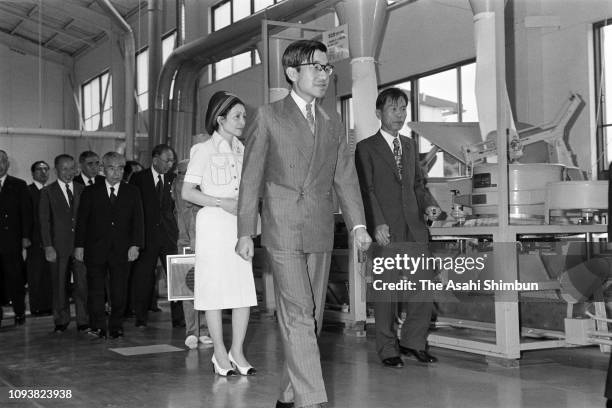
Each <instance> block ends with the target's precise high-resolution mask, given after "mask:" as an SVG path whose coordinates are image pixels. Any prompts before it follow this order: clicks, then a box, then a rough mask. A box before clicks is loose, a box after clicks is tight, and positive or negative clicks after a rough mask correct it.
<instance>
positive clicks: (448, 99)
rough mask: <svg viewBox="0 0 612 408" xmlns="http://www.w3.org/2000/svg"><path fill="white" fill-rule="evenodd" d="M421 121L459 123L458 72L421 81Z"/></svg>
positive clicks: (437, 75)
mask: <svg viewBox="0 0 612 408" xmlns="http://www.w3.org/2000/svg"><path fill="white" fill-rule="evenodd" d="M419 91H420V95H419V119H420V120H421V121H423V122H457V70H456V69H451V70H448V71H444V72H440V73H438V74H434V75H430V76H427V77H423V78H420V79H419Z"/></svg>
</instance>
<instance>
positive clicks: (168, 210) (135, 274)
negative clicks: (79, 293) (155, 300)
mask: <svg viewBox="0 0 612 408" xmlns="http://www.w3.org/2000/svg"><path fill="white" fill-rule="evenodd" d="M152 157H153V161H152V164H151V167H150V168H148V169H146V170H143V171H141V172H138V173H135V174H134V175H133V176H132V178H131V180H130V184H132V185H134V186H136V187H137V188H138V190H139V191H140V196H141V198H142V203H143V209H144V220H145V246H144V249H143V250H142V251H141V252H140V255H139V257H138V261H136V262H135V263H134V268H133V269H132V296H133V299H134V311H135V313H136V326H137V327H141V328H142V327H146V325H147V314H148V310H149V306H150V305H151V295H152V293H153V288H154V287H155V271H156V265H157V260H158V259H159V261H160V262H161V264H162V265H163V267H164V269H165V268H166V256H167V255H174V254H176V251H177V248H176V241H177V239H178V225H177V223H176V217H175V215H174V199H173V198H172V191H171V190H172V183H173V182H174V178H175V177H176V174H174V172H172V171H170V170H171V169H172V167H173V166H174V162H175V155H174V151H173V150H172V148H170V146H167V145H164V144H160V145H157V146H155V148H153V152H152ZM171 314H172V325H173V326H174V327H177V326H179V325H184V317H183V308H182V305H181V303H180V302H171Z"/></svg>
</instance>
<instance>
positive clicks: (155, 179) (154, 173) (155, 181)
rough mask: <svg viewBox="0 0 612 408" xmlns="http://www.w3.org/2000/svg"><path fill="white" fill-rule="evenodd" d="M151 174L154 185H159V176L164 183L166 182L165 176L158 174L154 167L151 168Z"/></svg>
mask: <svg viewBox="0 0 612 408" xmlns="http://www.w3.org/2000/svg"><path fill="white" fill-rule="evenodd" d="M151 173H153V184H155V185H157V176H161V177H162V182H163V181H164V175H163V174H161V173H158V172H156V171H155V169H154V168H153V166H151Z"/></svg>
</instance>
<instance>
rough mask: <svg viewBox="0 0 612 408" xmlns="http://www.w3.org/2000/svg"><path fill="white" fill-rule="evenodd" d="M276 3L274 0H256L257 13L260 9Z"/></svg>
mask: <svg viewBox="0 0 612 408" xmlns="http://www.w3.org/2000/svg"><path fill="white" fill-rule="evenodd" d="M273 4H274V0H255V5H254V6H255V11H254V12H255V13H257V12H258V11H259V10H262V9H265V8H266V7H270V6H271V5H273Z"/></svg>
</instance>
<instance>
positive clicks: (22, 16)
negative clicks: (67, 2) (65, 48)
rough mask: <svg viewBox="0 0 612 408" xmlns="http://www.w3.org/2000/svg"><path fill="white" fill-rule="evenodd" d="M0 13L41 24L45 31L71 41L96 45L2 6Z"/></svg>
mask: <svg viewBox="0 0 612 408" xmlns="http://www.w3.org/2000/svg"><path fill="white" fill-rule="evenodd" d="M43 7H44V6H43ZM0 11H2V12H3V13H6V14H10V15H12V16H14V17H17V18H21V19H23V20H26V21H29V22H31V23H33V24H40V25H42V26H43V27H44V28H45V29H47V30H49V31H53V32H54V33H56V34H59V35H63V36H65V37H68V38H70V39H72V40H75V41H80V42H83V43H85V44H88V45H90V46H93V45H94V43H93V41H89V40H86V39H84V38H82V37H79V36H76V35H74V34H70V33H69V32H67V31H63V30H62V29H61V28H56V27H53V26H52V25H50V24H49V23H45V22H44V20H43V21H42V22H41V21H39V20H38V19H37V18H32V17H28V16H27V15H24V14H21V13H17V12H15V11H13V10H11V9H7V8H5V7H2V6H0ZM43 16H44V11H43Z"/></svg>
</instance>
